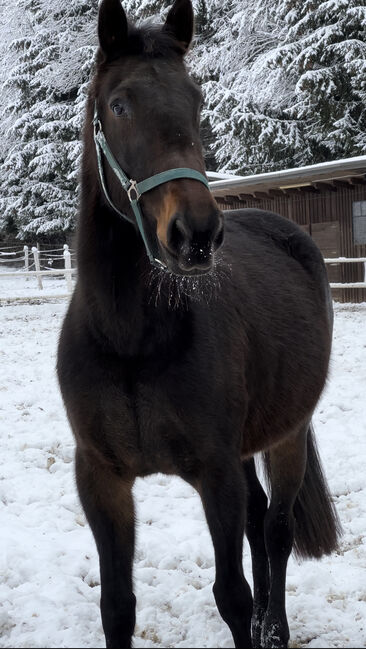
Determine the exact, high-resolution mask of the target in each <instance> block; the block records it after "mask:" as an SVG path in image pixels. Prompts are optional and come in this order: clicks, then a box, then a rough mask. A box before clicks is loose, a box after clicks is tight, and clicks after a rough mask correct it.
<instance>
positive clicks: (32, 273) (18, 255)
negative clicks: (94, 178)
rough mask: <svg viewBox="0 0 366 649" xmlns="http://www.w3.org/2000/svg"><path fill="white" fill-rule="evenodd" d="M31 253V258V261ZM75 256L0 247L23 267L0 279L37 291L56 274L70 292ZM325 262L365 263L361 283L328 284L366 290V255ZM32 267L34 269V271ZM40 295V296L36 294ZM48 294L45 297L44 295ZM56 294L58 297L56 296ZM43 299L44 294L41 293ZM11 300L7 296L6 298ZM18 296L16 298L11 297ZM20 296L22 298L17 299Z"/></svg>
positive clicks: (5, 259)
mask: <svg viewBox="0 0 366 649" xmlns="http://www.w3.org/2000/svg"><path fill="white" fill-rule="evenodd" d="M31 255H32V257H33V261H31ZM74 257H75V253H74V252H73V251H71V250H70V249H69V246H68V245H67V244H64V245H63V247H62V248H54V249H51V250H49V249H47V248H46V249H44V250H40V249H39V247H38V246H32V247H31V246H19V248H18V247H16V248H1V247H0V264H1V263H3V264H6V263H7V264H8V265H9V264H11V265H13V264H14V262H17V263H22V265H23V268H24V270H21V269H20V270H11V271H9V272H8V271H6V272H1V270H2V269H3V268H4V266H1V265H0V279H1V278H5V279H6V278H14V277H24V278H26V279H29V278H30V277H36V278H37V282H38V287H39V289H40V291H43V283H42V278H43V277H55V276H63V277H64V278H65V282H66V287H67V294H66V295H70V293H71V292H72V288H73V284H72V277H73V276H74V275H76V274H77V269H76V268H72V259H73V258H74ZM42 260H45V261H46V262H47V264H48V267H47V266H45V265H44V264H42V263H41V261H42ZM55 260H57V261H58V263H59V262H60V261H61V260H63V262H64V263H63V267H62V268H57V269H55V268H50V267H49V266H50V265H52V263H53V261H55ZM324 262H325V263H326V264H329V265H331V264H352V263H357V264H359V263H364V264H365V273H364V281H362V282H330V287H331V288H332V289H358V288H363V289H366V257H331V258H325V259H324ZM33 269H34V270H33ZM36 297H37V296H33V297H32V298H29V299H35V298H36ZM38 297H39V295H38ZM48 297H50V296H47V298H48ZM55 297H57V296H56V295H55ZM44 298H45V299H46V295H44ZM9 299H10V298H9ZM14 299H18V298H14ZM19 299H22V298H19Z"/></svg>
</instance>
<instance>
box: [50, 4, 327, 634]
mask: <svg viewBox="0 0 366 649" xmlns="http://www.w3.org/2000/svg"><path fill="white" fill-rule="evenodd" d="M192 33H193V11H192V5H191V2H190V0H176V2H175V3H174V5H173V7H172V8H171V9H170V11H169V13H168V16H167V19H166V22H165V24H164V25H155V26H152V25H145V26H142V27H139V28H138V27H135V26H133V25H131V24H130V23H129V22H128V21H127V19H126V15H125V12H124V10H123V8H122V6H121V4H120V0H103V2H102V4H101V6H100V13H99V42H100V48H99V52H98V58H97V66H96V73H95V78H94V80H93V82H92V84H91V89H90V94H89V100H88V106H87V114H86V119H85V128H84V155H83V162H82V176H81V181H82V192H81V209H80V218H79V228H78V269H79V275H78V281H77V285H76V288H75V292H74V295H73V298H72V301H71V304H70V307H69V310H68V313H67V315H66V318H65V322H64V325H63V329H62V334H61V338H60V345H59V356H58V376H59V381H60V385H61V390H62V395H63V398H64V402H65V405H66V409H67V413H68V417H69V420H70V423H71V426H72V429H73V432H74V434H75V438H76V442H77V451H76V475H77V485H78V490H79V494H80V498H81V502H82V505H83V507H84V510H85V513H86V516H87V518H88V521H89V523H90V526H91V528H92V531H93V534H94V537H95V541H96V544H97V548H98V552H99V558H100V573H101V589H102V596H101V614H102V621H103V628H104V632H105V636H106V643H107V647H130V646H131V637H132V634H133V631H134V626H135V596H134V594H133V581H132V564H133V557H134V504H133V497H132V487H133V484H134V481H135V479H136V477H137V476H146V475H149V474H152V473H155V472H162V473H165V474H177V475H178V476H181V477H182V478H183V479H184V480H186V481H187V482H188V483H189V484H190V485H193V486H194V487H195V488H196V489H197V491H198V492H199V494H200V496H201V499H202V503H203V507H204V511H205V515H206V518H207V523H208V526H209V529H210V533H211V536H212V541H213V545H214V550H215V560H216V580H215V584H214V595H215V599H216V602H217V606H218V609H219V611H220V613H221V615H222V617H223V619H224V620H225V622H227V624H228V625H229V627H230V630H231V632H232V634H233V637H234V641H235V646H236V647H251V646H255V647H259V646H263V647H286V646H287V643H288V639H289V629H288V624H287V619H286V612H285V580H286V566H287V561H288V557H289V555H290V553H291V550H292V549H293V548H294V550H295V552H297V554H298V555H299V556H301V557H316V558H319V557H321V556H322V555H323V554H327V553H330V552H331V551H332V550H334V549H335V548H336V546H337V540H338V535H339V524H338V520H337V517H336V514H335V512H334V508H333V505H332V503H331V499H330V496H329V492H328V488H327V485H326V482H325V479H324V477H323V473H322V469H321V466H320V462H319V458H318V455H317V450H316V445H315V441H314V436H313V432H312V427H311V419H312V414H313V411H314V408H315V406H316V404H317V402H318V399H319V397H320V394H321V392H322V390H323V387H324V383H325V380H326V376H327V370H328V361H329V355H330V349H331V337H332V307H331V298H330V293H329V286H328V282H327V277H326V272H325V267H324V263H323V260H322V257H321V254H320V253H319V251H318V250H317V248H316V247H315V245H314V244H313V242H312V240H311V239H310V237H308V236H307V235H306V234H305V233H303V232H302V231H301V230H300V229H299V228H298V227H297V226H296V225H294V224H293V223H291V222H290V221H289V220H286V219H284V218H282V217H280V216H278V215H276V214H272V213H270V212H264V211H261V210H252V209H249V210H234V211H228V212H225V224H224V225H223V221H224V219H223V214H222V213H221V212H220V210H219V209H218V207H217V205H216V203H215V201H214V200H213V198H212V196H211V194H210V192H209V190H208V188H207V181H206V178H205V170H204V163H203V157H202V151H201V145H200V139H199V121H200V107H201V92H200V89H199V88H198V87H197V86H196V84H195V83H194V82H193V81H192V79H191V78H190V77H189V75H188V73H187V71H186V68H185V64H184V55H185V53H186V51H187V49H188V47H189V44H190V42H191V39H192ZM224 230H225V232H224ZM257 452H262V453H263V457H264V459H265V466H266V469H267V473H268V478H269V485H270V494H271V498H270V504H269V506H267V497H266V495H265V492H264V490H263V488H262V486H261V484H260V482H259V480H258V478H257V475H256V470H255V464H254V459H253V455H254V454H255V453H257ZM244 532H245V533H246V535H247V537H248V540H249V544H250V548H251V554H252V563H253V580H254V592H253V597H252V593H251V589H250V587H249V585H248V583H247V581H246V579H245V577H244V573H243V565H242V549H243V535H244Z"/></svg>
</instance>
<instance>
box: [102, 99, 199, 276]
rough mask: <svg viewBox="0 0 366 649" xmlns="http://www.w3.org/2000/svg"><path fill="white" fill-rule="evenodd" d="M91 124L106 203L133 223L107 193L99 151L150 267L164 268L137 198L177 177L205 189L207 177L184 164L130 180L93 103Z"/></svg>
mask: <svg viewBox="0 0 366 649" xmlns="http://www.w3.org/2000/svg"><path fill="white" fill-rule="evenodd" d="M93 125H94V142H95V148H96V153H97V160H98V170H99V177H100V182H101V185H102V188H103V192H104V195H105V197H106V199H107V201H108V203H109V204H110V206H111V207H112V208H113V209H114V210H115V212H117V214H119V216H120V217H121V218H122V219H124V220H125V221H129V222H130V223H133V224H134V223H135V220H134V219H133V218H132V217H130V216H128V215H127V214H124V213H123V212H120V211H119V209H117V207H116V206H115V205H114V203H113V202H112V199H111V198H110V196H109V193H108V190H107V185H106V181H105V176H104V170H103V158H102V153H103V154H104V156H105V157H106V159H107V161H108V163H109V165H110V167H111V168H112V169H113V171H114V173H115V174H116V176H117V178H118V180H119V182H120V183H121V185H122V187H123V189H124V190H125V192H127V196H128V199H129V201H130V204H131V208H132V211H133V213H134V216H135V219H136V224H137V227H138V229H139V231H140V234H141V237H142V240H143V242H144V244H145V248H146V252H147V254H148V257H149V259H150V262H151V263H152V265H153V266H157V267H158V268H163V269H165V270H166V269H167V264H166V262H165V261H164V260H162V259H161V257H162V249H161V247H160V245H159V241H158V237H157V235H156V234H155V233H152V232H148V231H147V230H146V229H145V226H144V222H143V215H142V212H141V208H140V205H139V200H140V198H141V196H142V194H145V193H146V192H148V191H150V189H154V187H158V186H159V185H162V184H163V183H167V182H169V181H170V180H176V179H177V178H193V179H194V180H199V181H200V182H201V183H203V184H204V185H205V186H206V187H207V188H208V187H209V185H208V181H207V178H206V177H205V176H204V175H203V174H201V173H200V172H199V171H196V170H195V169H186V168H185V167H183V168H180V169H169V170H168V171H163V172H161V173H159V174H155V176H150V178H146V180H142V181H141V182H137V181H136V180H132V179H131V178H128V176H126V174H125V172H124V171H123V170H122V169H121V167H120V166H119V164H118V162H117V160H116V158H115V157H114V155H113V153H112V151H111V150H110V148H109V145H108V142H107V140H106V137H105V135H104V133H103V129H102V124H101V122H100V119H99V117H98V110H97V104H96V102H95V105H94V119H93Z"/></svg>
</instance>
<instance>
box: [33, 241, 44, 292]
mask: <svg viewBox="0 0 366 649" xmlns="http://www.w3.org/2000/svg"><path fill="white" fill-rule="evenodd" d="M32 253H33V257H34V265H35V267H36V272H37V273H39V272H40V271H41V265H40V261H39V250H38V248H36V247H35V246H34V247H33V248H32ZM37 280H38V288H39V289H41V290H43V284H42V275H38V274H37Z"/></svg>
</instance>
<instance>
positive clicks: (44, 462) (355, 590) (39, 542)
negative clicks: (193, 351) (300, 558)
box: [0, 280, 366, 648]
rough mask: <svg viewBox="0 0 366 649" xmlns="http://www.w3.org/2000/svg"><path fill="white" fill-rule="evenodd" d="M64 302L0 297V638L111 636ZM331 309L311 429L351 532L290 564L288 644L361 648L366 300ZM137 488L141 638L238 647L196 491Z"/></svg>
mask: <svg viewBox="0 0 366 649" xmlns="http://www.w3.org/2000/svg"><path fill="white" fill-rule="evenodd" d="M53 281H55V280H53ZM2 283H4V282H2ZM2 288H3V287H2ZM0 292H2V291H0ZM66 306H67V303H66V300H61V299H58V300H55V301H54V302H52V303H44V304H42V303H41V304H22V305H19V304H17V305H10V306H3V307H0V335H1V341H2V344H1V348H0V428H1V452H0V537H1V542H0V547H1V554H0V574H1V576H0V638H1V639H0V646H1V647H102V646H105V645H104V638H103V634H102V628H101V622H100V614H99V598H100V586H99V571H98V561H97V553H96V549H95V545H94V541H93V538H92V535H91V532H90V530H89V527H88V525H87V524H86V522H85V517H84V515H83V512H82V510H81V506H80V504H79V502H78V498H77V495H76V488H75V484H74V473H73V452H74V442H73V438H72V435H71V432H70V430H69V426H68V423H67V420H66V416H65V413H64V410H63V405H62V402H61V398H60V395H59V391H58V386H57V382H56V376H55V353H56V345H57V339H58V335H59V331H60V325H61V322H62V318H63V315H64V313H65V309H66ZM335 314H336V315H335V338H334V352H333V356H332V363H331V372H330V378H329V382H328V385H327V388H326V391H325V393H324V395H323V397H322V399H321V402H320V404H319V407H318V409H317V413H316V417H315V428H316V431H317V435H318V440H319V445H320V451H321V454H322V457H323V460H324V464H325V467H326V472H327V475H328V479H329V483H330V487H331V491H332V493H333V495H334V499H335V503H336V506H337V509H338V512H339V514H340V517H341V520H342V523H343V526H344V530H345V533H344V537H343V539H342V543H341V548H340V550H339V552H338V553H337V554H335V555H333V556H331V557H327V558H324V559H322V560H321V561H320V562H315V561H307V562H304V563H302V564H300V565H299V564H297V563H296V562H295V561H294V560H293V559H291V561H290V563H289V569H288V580H287V610H288V616H289V623H290V630H291V646H292V647H309V648H310V647H364V646H366V627H365V620H366V586H365V585H366V579H365V577H366V574H365V572H366V532H365V530H366V486H365V479H364V478H365V464H366V416H365V415H366V403H365V388H366V326H365V322H366V304H362V305H353V306H352V305H346V306H342V305H336V307H335ZM135 498H136V505H137V521H138V524H137V548H136V557H135V592H136V595H137V626H136V634H135V646H137V647H179V648H180V647H233V642H232V638H231V635H230V633H229V630H228V628H227V626H226V625H225V623H224V622H223V621H222V619H221V618H220V616H219V614H218V612H217V609H216V606H215V603H214V598H213V595H212V584H213V581H214V556H213V549H212V543H211V540H210V536H209V533H208V530H207V526H206V523H205V520H204V516H203V511H202V507H201V503H200V500H199V497H198V496H197V494H196V493H195V492H194V490H193V489H192V488H191V487H190V486H188V485H186V484H185V483H183V481H181V480H180V479H178V478H171V477H166V476H163V475H156V476H152V477H149V478H147V479H144V480H142V479H140V480H138V481H137V483H136V486H135ZM248 554H249V552H248V548H247V547H246V552H245V558H244V567H245V570H246V573H247V575H248V579H249V580H250V579H251V575H250V561H249V557H248Z"/></svg>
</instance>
